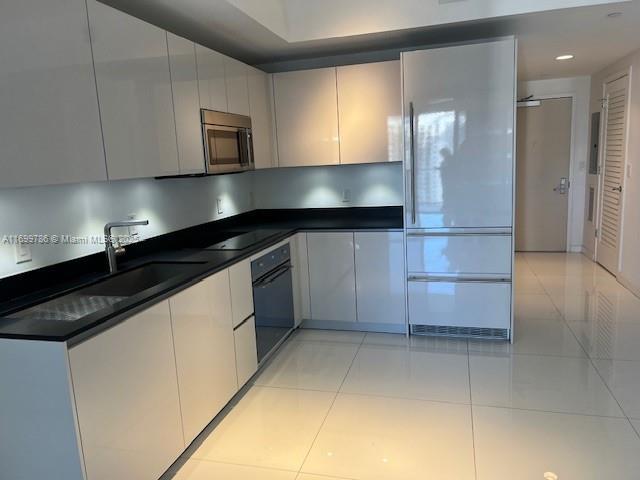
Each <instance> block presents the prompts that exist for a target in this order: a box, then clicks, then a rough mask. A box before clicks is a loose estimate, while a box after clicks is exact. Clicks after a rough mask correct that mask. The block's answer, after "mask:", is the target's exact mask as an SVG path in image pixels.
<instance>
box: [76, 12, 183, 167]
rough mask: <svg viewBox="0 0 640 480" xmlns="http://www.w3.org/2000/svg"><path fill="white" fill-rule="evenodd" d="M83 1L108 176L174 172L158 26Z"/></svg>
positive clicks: (169, 106) (174, 150) (168, 79)
mask: <svg viewBox="0 0 640 480" xmlns="http://www.w3.org/2000/svg"><path fill="white" fill-rule="evenodd" d="M88 5H89V24H90V26H91V41H92V44H93V57H94V61H95V69H96V80H97V85H98V97H99V99H100V113H101V118H102V133H103V136H104V148H105V152H106V156H107V171H108V174H109V179H110V180H119V179H125V178H137V177H155V176H162V175H175V174H177V173H179V168H178V146H177V143H176V126H175V118H174V114H173V99H172V97H171V75H170V72H169V60H168V53H167V36H166V34H165V32H164V30H161V29H159V28H158V27H156V26H154V25H151V24H149V23H146V22H143V21H142V20H139V19H137V18H136V17H132V16H131V15H128V14H126V13H123V12H121V11H120V10H116V9H115V8H111V7H109V6H107V5H104V4H103V3H99V2H97V1H96V0H90V1H89V2H88Z"/></svg>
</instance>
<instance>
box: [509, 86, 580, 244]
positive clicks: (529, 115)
mask: <svg viewBox="0 0 640 480" xmlns="http://www.w3.org/2000/svg"><path fill="white" fill-rule="evenodd" d="M571 104H572V100H571V98H554V99H549V100H541V101H540V104H539V105H538V106H529V107H520V108H518V132H517V145H518V148H517V155H516V157H517V160H516V162H517V163H516V165H517V166H516V177H517V178H516V230H515V232H516V250H518V251H523V252H565V251H566V250H567V218H568V213H567V212H568V206H569V201H568V199H569V162H570V158H571V107H572V105H571Z"/></svg>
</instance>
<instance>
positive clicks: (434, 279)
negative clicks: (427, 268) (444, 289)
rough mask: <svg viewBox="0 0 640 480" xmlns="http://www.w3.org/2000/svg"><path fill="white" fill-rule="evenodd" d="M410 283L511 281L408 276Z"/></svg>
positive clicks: (502, 280)
mask: <svg viewBox="0 0 640 480" xmlns="http://www.w3.org/2000/svg"><path fill="white" fill-rule="evenodd" d="M409 281H410V282H425V283H438V282H440V283H511V279H510V278H508V277H498V278H477V277H426V276H417V275H410V276H409Z"/></svg>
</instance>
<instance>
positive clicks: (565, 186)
mask: <svg viewBox="0 0 640 480" xmlns="http://www.w3.org/2000/svg"><path fill="white" fill-rule="evenodd" d="M568 190H569V179H568V178H567V177H562V178H561V179H560V184H559V185H558V186H557V187H555V188H554V189H553V191H554V192H558V193H559V194H560V195H565V194H566V193H567V191H568Z"/></svg>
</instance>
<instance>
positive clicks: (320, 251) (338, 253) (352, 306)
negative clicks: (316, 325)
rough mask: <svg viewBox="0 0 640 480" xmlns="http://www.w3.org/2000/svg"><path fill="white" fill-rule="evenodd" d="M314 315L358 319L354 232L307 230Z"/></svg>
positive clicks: (341, 320) (330, 318)
mask: <svg viewBox="0 0 640 480" xmlns="http://www.w3.org/2000/svg"><path fill="white" fill-rule="evenodd" d="M307 250H308V255H309V289H310V297H311V318H312V319H313V320H331V321H337V322H355V321H356V278H355V263H354V250H353V233H352V232H348V233H343V232H313V233H307Z"/></svg>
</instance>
